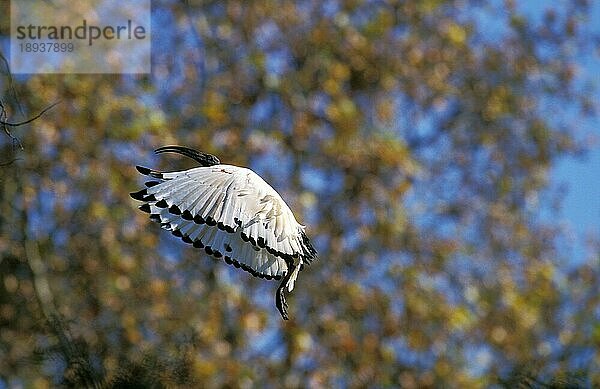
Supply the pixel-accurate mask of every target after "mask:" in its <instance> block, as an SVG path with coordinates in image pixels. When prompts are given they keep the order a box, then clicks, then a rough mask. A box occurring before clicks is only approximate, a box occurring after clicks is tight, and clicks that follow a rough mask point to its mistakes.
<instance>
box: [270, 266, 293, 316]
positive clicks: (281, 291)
mask: <svg viewBox="0 0 600 389" xmlns="http://www.w3.org/2000/svg"><path fill="white" fill-rule="evenodd" d="M287 265H288V272H287V274H286V275H285V276H284V277H283V279H282V280H281V284H279V288H277V293H276V294H275V305H276V306H277V309H279V313H281V317H282V318H283V320H288V319H289V317H288V313H287V309H288V305H287V301H285V289H286V287H287V283H288V282H289V280H290V277H291V276H292V274H293V273H294V269H295V268H296V266H294V265H292V264H291V263H288V264H287Z"/></svg>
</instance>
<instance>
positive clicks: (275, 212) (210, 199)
mask: <svg viewBox="0 0 600 389" xmlns="http://www.w3.org/2000/svg"><path fill="white" fill-rule="evenodd" d="M156 152H157V153H163V152H174V153H179V154H182V155H185V156H187V157H190V158H193V159H194V160H196V161H198V162H199V163H200V164H201V165H202V166H201V167H197V168H193V169H189V170H184V171H178V172H157V171H154V170H151V169H148V168H144V167H140V166H137V169H138V171H140V173H142V174H144V175H147V176H150V177H154V178H156V179H158V180H157V181H154V180H153V181H149V182H146V186H147V188H146V189H143V190H141V191H139V192H135V193H131V197H133V198H134V199H136V200H140V201H144V202H145V204H144V205H142V206H141V207H140V209H141V210H142V211H145V212H147V213H150V219H152V220H154V221H157V222H160V223H161V225H162V227H163V228H165V229H167V230H169V231H171V232H172V233H173V235H175V236H178V237H180V238H181V239H182V240H183V241H184V242H186V243H190V244H192V245H193V246H194V247H196V248H203V249H204V250H205V252H206V253H207V254H209V255H212V256H213V257H216V258H222V259H224V260H225V262H227V263H229V264H232V265H234V266H236V267H241V268H242V269H244V270H246V271H248V272H250V273H251V274H253V275H255V276H258V277H262V278H266V279H282V278H283V281H282V282H281V285H280V287H279V289H278V290H277V294H276V305H277V308H278V309H279V311H280V312H281V315H282V317H283V318H284V319H286V320H287V319H288V315H287V303H286V301H285V296H284V289H287V291H288V292H291V291H292V290H293V289H294V283H295V281H296V278H297V276H298V272H299V271H300V270H302V268H303V267H304V265H305V264H309V263H310V262H311V261H312V260H313V259H314V258H316V252H315V250H314V248H313V247H312V245H311V243H310V241H309V239H308V237H307V236H306V234H305V232H304V229H305V227H304V226H302V225H301V224H299V223H298V222H297V221H296V218H295V217H294V214H293V213H292V211H291V210H290V208H289V207H288V206H287V204H286V203H285V201H283V199H282V198H281V196H280V195H279V193H277V192H276V191H275V190H274V189H273V188H272V187H271V186H270V185H269V184H267V183H266V182H265V181H264V180H263V179H262V178H261V177H260V176H258V175H257V174H256V173H254V172H253V171H252V170H250V169H247V168H243V167H239V166H232V165H222V164H221V163H220V161H219V159H218V158H216V157H215V156H213V155H210V154H205V153H202V152H198V151H196V150H192V149H189V148H186V147H182V146H166V147H161V148H159V149H157V150H156Z"/></svg>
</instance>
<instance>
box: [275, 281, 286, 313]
mask: <svg viewBox="0 0 600 389" xmlns="http://www.w3.org/2000/svg"><path fill="white" fill-rule="evenodd" d="M284 293H285V281H282V282H281V285H279V288H277V294H275V305H276V306H277V309H279V313H281V317H282V318H283V320H288V319H289V317H288V313H287V308H288V305H287V302H286V301H285V294H284Z"/></svg>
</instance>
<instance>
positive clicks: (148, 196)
mask: <svg viewBox="0 0 600 389" xmlns="http://www.w3.org/2000/svg"><path fill="white" fill-rule="evenodd" d="M136 168H137V169H138V171H140V173H142V174H144V175H147V176H150V177H153V178H158V179H159V180H162V182H165V181H169V180H172V179H174V178H176V177H177V176H179V175H181V174H185V172H158V171H155V170H152V169H148V168H144V167H140V166H137V167H136ZM162 182H160V181H148V182H146V186H147V187H148V188H153V187H154V186H156V185H158V184H161V183H162ZM148 188H146V189H142V190H140V191H138V192H134V193H131V194H130V196H131V197H132V198H133V199H135V200H138V201H143V202H145V203H146V204H144V205H142V206H140V207H139V208H140V210H142V211H144V212H146V213H149V214H150V219H151V220H153V221H156V222H159V223H161V224H169V225H163V228H165V229H167V230H169V231H171V232H172V233H173V234H174V235H176V236H178V235H180V234H183V233H182V232H181V230H182V228H179V227H178V223H173V222H172V220H164V219H165V218H164V217H161V212H162V215H165V211H168V214H171V215H174V216H179V217H181V219H183V220H185V221H189V222H194V223H196V224H199V225H202V224H206V225H208V226H211V227H213V226H216V227H217V228H218V229H219V230H221V231H225V232H228V233H231V234H234V233H235V234H239V236H240V237H241V239H242V240H243V241H244V242H248V243H250V244H251V245H252V246H253V247H254V248H255V250H256V251H258V250H262V249H264V250H266V251H267V252H268V253H269V254H271V255H273V256H275V257H278V258H281V259H283V260H284V261H285V263H286V264H287V266H288V267H289V266H290V264H293V263H299V264H300V270H301V269H302V268H303V267H304V264H310V262H312V260H314V258H316V255H317V253H316V251H315V249H314V247H313V246H312V244H311V243H310V240H309V239H308V237H307V236H306V233H305V232H304V231H303V230H302V229H299V231H298V233H299V239H298V242H297V243H298V247H299V248H300V250H299V251H298V252H297V253H294V254H287V253H283V252H281V251H278V250H276V249H274V248H272V247H269V246H268V245H266V243H265V242H266V239H265V238H261V237H258V238H257V239H255V238H254V237H252V236H249V235H247V234H246V233H244V231H243V230H242V229H241V221H239V220H237V219H235V224H234V225H229V224H224V223H222V222H220V221H216V220H214V219H213V218H211V217H210V216H206V215H205V217H204V218H203V217H202V216H200V215H198V214H195V215H194V214H192V213H191V212H190V211H189V210H187V209H184V210H183V211H182V209H181V208H180V206H181V205H182V204H181V203H179V204H176V203H175V202H173V200H171V199H166V198H164V197H165V196H163V195H162V194H161V193H160V192H157V191H155V190H151V192H154V193H149V190H148ZM153 189H154V188H153ZM155 194H156V196H155ZM163 208H164V209H165V210H164V211H163V210H162V209H163ZM179 224H181V223H179ZM181 238H182V240H183V241H184V242H186V243H190V242H189V237H186V236H185V235H184V236H181ZM191 244H193V242H192V243H191ZM200 245H201V246H202V247H201V248H205V251H214V250H213V248H210V247H209V248H208V250H207V249H206V245H205V242H202V243H197V244H196V246H200ZM216 253H217V255H216V256H215V255H214V254H210V253H209V255H212V256H213V257H216V258H221V257H224V256H222V255H221V256H219V253H220V251H218V249H217V251H216ZM220 254H222V253H220ZM230 259H231V262H232V263H231V264H233V265H234V266H236V267H240V268H242V269H244V270H246V271H248V272H249V273H251V274H252V275H254V276H257V277H261V278H266V279H280V278H281V277H280V276H277V277H275V276H273V275H269V274H265V273H261V272H257V271H255V270H253V269H252V268H251V267H249V266H247V265H244V263H243V262H241V261H236V260H235V259H233V258H227V259H226V261H227V262H228V263H229V262H230V261H229V260H230ZM299 259H300V260H299Z"/></svg>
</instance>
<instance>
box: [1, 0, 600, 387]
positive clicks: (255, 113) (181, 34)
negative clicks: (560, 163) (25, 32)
mask: <svg viewBox="0 0 600 389" xmlns="http://www.w3.org/2000/svg"><path fill="white" fill-rule="evenodd" d="M2 7H3V8H4V7H6V5H3V6H2ZM589 7H590V5H589V4H587V2H586V1H582V0H578V1H571V2H561V3H557V5H554V8H553V9H549V10H548V11H547V12H546V13H545V14H543V15H540V17H539V18H536V19H533V18H528V17H525V16H524V15H523V14H522V13H521V11H520V10H519V7H517V5H516V4H515V2H513V1H504V2H501V1H498V2H492V3H487V2H480V1H438V0H422V1H416V2H415V1H392V0H389V1H356V0H332V1H326V2H316V1H297V2H296V1H274V0H267V1H258V2H245V1H224V2H217V1H199V0H198V1H196V0H189V1H186V2H178V1H158V2H154V4H153V10H152V12H153V31H152V33H153V72H152V74H151V75H140V76H121V75H71V74H66V75H51V76H50V75H29V76H26V77H22V76H20V77H16V78H11V76H10V74H9V72H8V70H7V69H6V67H5V66H4V64H2V63H0V68H2V69H3V77H2V79H1V81H0V86H1V91H2V101H3V102H4V105H5V108H6V120H8V121H12V122H16V121H19V120H22V119H24V118H27V117H31V116H33V115H34V114H35V113H37V112H39V111H40V110H41V109H43V108H44V107H46V106H48V105H49V104H50V103H52V102H54V101H57V100H60V101H61V104H59V105H58V106H56V107H55V108H54V109H53V110H51V111H50V112H49V113H47V114H46V115H44V116H43V117H42V118H40V119H38V120H37V121H35V122H33V123H32V124H30V125H27V126H22V127H11V128H8V129H9V130H10V131H11V133H12V134H14V135H15V136H17V137H18V138H19V139H20V141H21V142H22V145H23V149H22V150H21V149H20V148H19V147H15V145H14V144H13V143H14V142H13V141H12V140H11V139H10V138H9V137H8V136H2V137H1V138H0V148H1V150H2V152H1V153H0V155H1V157H0V163H2V166H0V172H1V175H0V199H1V202H0V207H1V211H0V228H1V234H0V252H1V257H0V387H3V386H5V385H8V386H14V387H22V386H25V387H35V388H44V387H48V386H55V385H67V386H90V387H101V386H115V387H117V386H127V385H128V384H134V383H137V384H139V386H140V387H151V386H154V387H162V386H169V387H170V386H182V387H189V386H193V385H196V386H199V387H200V386H203V387H222V386H231V387H251V386H253V385H256V386H258V387H280V386H283V387H306V386H312V387H365V386H372V387H393V386H399V385H400V386H402V387H405V388H412V387H431V386H457V387H482V386H488V385H490V384H493V383H499V384H501V385H506V386H513V385H516V384H519V383H523V382H524V385H534V386H535V385H545V384H548V385H556V386H561V385H562V386H564V385H582V386H589V385H600V371H599V368H598V366H599V365H598V362H599V358H600V355H599V353H598V349H599V348H598V347H599V346H600V322H599V320H598V319H599V312H600V309H599V301H598V299H599V296H600V294H599V292H600V291H599V289H600V284H599V273H598V255H597V253H598V252H600V250H598V248H597V247H598V245H596V250H595V251H594V253H596V256H595V257H590V258H589V260H588V261H587V262H583V263H578V264H577V265H574V264H573V263H572V261H571V258H569V257H568V256H566V255H565V254H564V252H563V251H561V249H560V247H561V246H560V242H561V241H562V239H563V238H564V236H563V233H562V232H561V230H560V229H559V227H558V226H557V225H555V224H554V223H551V221H549V220H548V218H546V219H543V218H542V217H541V214H542V212H547V211H552V209H553V205H552V204H553V203H554V201H555V199H556V193H554V192H552V191H549V190H548V173H549V171H550V169H551V168H552V167H553V166H554V163H555V162H556V160H557V159H558V158H560V157H562V156H564V155H566V154H569V153H574V152H578V151H580V150H581V145H580V140H581V139H578V128H579V127H578V126H579V121H578V119H579V118H580V117H582V116H590V115H594V114H595V113H594V108H595V107H594V104H593V102H592V101H591V100H590V96H591V94H590V93H589V90H587V89H586V88H585V85H583V84H582V83H581V82H579V81H580V80H579V81H578V78H577V77H576V76H577V72H576V70H577V58H578V55H580V53H582V52H585V50H589V49H590V47H591V46H593V40H592V36H591V35H590V26H589V20H587V19H586V15H587V12H588V9H589ZM2 15H4V16H3V17H2V18H1V20H0V23H1V24H0V28H1V30H0V31H2V33H3V34H4V35H3V36H2V43H3V46H2V47H4V48H6V47H8V46H7V44H8V41H7V39H8V36H7V32H8V27H9V24H8V23H9V21H8V20H7V19H8V16H7V15H8V13H2ZM166 144H183V145H188V146H192V147H196V148H199V149H201V150H203V151H207V152H211V153H215V154H216V155H218V156H219V157H220V158H221V160H222V161H224V162H226V163H233V164H240V165H245V166H250V167H252V168H253V169H255V170H256V171H257V172H258V173H260V174H261V175H263V176H264V177H265V178H266V179H267V180H268V181H270V182H271V183H272V184H273V186H274V187H275V188H276V189H278V190H279V191H280V192H281V193H282V195H283V197H284V198H285V199H286V200H287V201H288V202H289V203H290V204H291V205H292V208H293V209H294V210H295V211H296V214H297V216H298V217H299V219H300V220H301V221H302V222H303V223H305V224H307V225H308V232H309V235H310V236H312V237H313V240H314V242H315V245H316V246H317V249H318V250H319V252H320V259H319V260H318V261H317V262H315V263H314V265H313V266H310V267H309V268H307V269H306V270H305V271H304V272H303V273H302V275H301V277H300V279H299V282H298V286H297V289H296V291H295V292H294V294H293V295H292V296H291V307H292V316H293V320H291V321H290V322H289V323H285V322H283V321H281V319H280V318H279V315H278V314H277V312H276V310H275V308H274V306H273V301H272V299H273V291H274V289H275V288H276V284H275V283H268V282H265V281H262V280H256V279H253V278H252V277H251V276H250V275H248V274H245V273H243V272H240V271H238V270H236V269H232V268H230V267H228V266H227V265H225V264H224V263H218V262H216V261H213V260H212V259H209V258H207V257H206V256H205V255H204V254H203V253H202V252H201V251H195V250H193V249H191V248H188V247H186V246H185V245H183V244H182V243H181V242H180V241H178V240H177V239H176V238H174V237H172V236H170V235H169V234H167V233H165V232H164V231H161V230H160V229H159V228H158V227H157V226H156V225H154V224H151V223H150V222H149V221H148V220H147V218H146V217H145V216H144V215H143V214H142V213H141V212H138V211H137V209H136V207H135V202H134V201H132V200H131V199H130V198H129V197H128V192H130V191H132V190H134V189H135V188H136V187H138V186H139V183H140V177H139V176H138V175H137V173H136V171H135V169H133V166H134V165H135V164H137V163H140V164H145V165H151V166H159V165H160V166H162V167H163V168H168V169H173V168H181V167H189V166H190V165H189V164H187V162H186V161H180V159H178V158H172V157H165V158H164V159H162V160H161V161H159V160H158V159H156V158H154V157H153V156H152V153H151V150H152V149H153V148H155V147H158V146H161V145H166ZM13 159H16V160H15V161H13ZM11 161H12V162H11ZM523 377H525V378H523Z"/></svg>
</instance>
